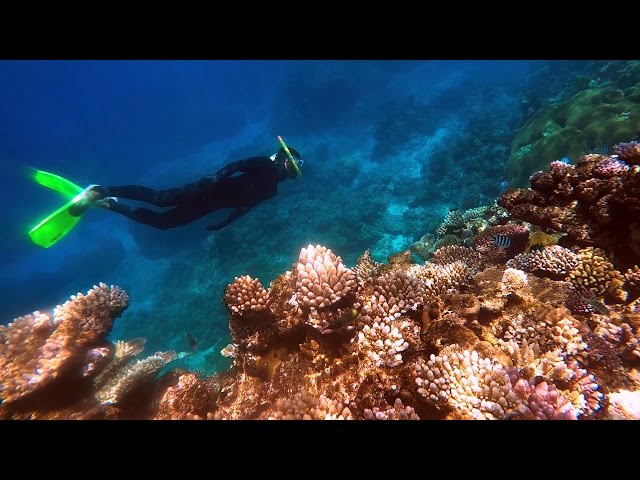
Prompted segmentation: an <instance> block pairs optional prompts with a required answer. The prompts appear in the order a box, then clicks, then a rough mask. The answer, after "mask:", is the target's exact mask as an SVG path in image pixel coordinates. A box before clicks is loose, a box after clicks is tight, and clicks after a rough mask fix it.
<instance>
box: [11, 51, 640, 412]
mask: <svg viewBox="0 0 640 480" xmlns="http://www.w3.org/2000/svg"><path fill="white" fill-rule="evenodd" d="M0 82H2V88H1V89H0V112H1V113H2V115H0V118H1V120H0V122H1V123H2V124H1V127H2V128H1V130H0V131H1V132H2V134H1V135H2V141H1V142H0V174H1V177H0V182H1V183H2V188H0V197H1V201H2V204H3V205H4V206H5V211H4V214H3V217H2V218H3V220H4V229H3V232H4V235H3V237H2V239H1V240H0V246H1V247H2V248H0V257H1V260H0V291H1V292H2V294H1V295H0V419H370V420H373V419H380V420H381V419H385V420H386V419H428V420H435V419H638V418H640V376H639V375H638V367H639V366H640V331H639V329H640V220H638V219H640V109H639V108H638V106H639V104H640V61H587V60H579V61H577V60H574V61H558V60H555V61H540V60H536V61H530V60H520V61H515V60H510V61H506V60H494V61H485V60H482V61H481V60H468V61H460V60H456V61H444V60H439V61H433V60H419V61H418V60H412V61H408V60H403V61H400V60H397V61H396V60H393V61H392V60H389V61H371V60H367V61H362V60H357V61H356V60H353V61H347V60H341V61H324V60H323V61H321V60H309V61H292V60H278V61H275V60H273V61H271V60H270V61H267V60H259V61H258V60H253V61H249V60H224V61H222V60H215V61H214V60H207V61H205V60H199V61H186V60H172V61H168V60H163V61H148V60H145V61H142V60H127V61H115V60H110V61H80V60H77V61H70V60H65V61H57V60H48V61H6V60H5V61H0Z"/></svg>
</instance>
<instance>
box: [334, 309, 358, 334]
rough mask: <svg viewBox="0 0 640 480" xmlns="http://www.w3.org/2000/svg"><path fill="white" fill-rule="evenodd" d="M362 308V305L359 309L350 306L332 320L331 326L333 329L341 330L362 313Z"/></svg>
mask: <svg viewBox="0 0 640 480" xmlns="http://www.w3.org/2000/svg"><path fill="white" fill-rule="evenodd" d="M363 305H364V304H363ZM361 308H362V305H361V306H360V308H359V309H358V308H349V309H348V310H346V311H345V312H344V313H343V314H342V315H340V316H339V317H338V318H336V319H335V320H334V321H333V322H331V324H330V325H329V328H330V329H331V330H339V329H340V328H342V327H346V326H348V325H351V324H352V323H353V321H354V320H355V319H356V318H358V315H359V314H360V309H361Z"/></svg>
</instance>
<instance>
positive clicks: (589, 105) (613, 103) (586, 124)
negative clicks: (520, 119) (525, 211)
mask: <svg viewBox="0 0 640 480" xmlns="http://www.w3.org/2000/svg"><path fill="white" fill-rule="evenodd" d="M639 103H640V83H636V84H635V85H634V86H632V87H629V88H627V89H625V90H620V89H618V88H615V87H604V88H593V89H590V90H584V91H582V92H580V93H578V94H577V95H575V96H573V97H572V98H570V99H568V100H565V101H563V102H559V103H557V104H555V105H552V106H549V107H547V108H545V109H543V110H540V111H539V112H537V113H536V114H535V115H534V116H533V117H531V119H530V120H529V121H528V122H527V124H526V125H525V126H524V127H522V128H521V129H520V131H519V132H518V133H517V134H516V136H515V137H514V139H513V142H512V143H511V153H510V155H509V162H508V164H507V177H508V178H509V182H510V184H511V185H512V186H514V187H528V186H529V176H530V175H531V174H532V173H533V172H536V171H538V170H545V169H546V168H547V167H548V166H549V163H550V162H552V161H554V160H559V159H561V158H562V157H565V156H566V157H569V158H570V159H572V161H574V162H575V161H576V160H577V159H578V157H580V156H581V155H584V154H586V153H589V152H591V151H592V150H593V149H595V148H600V147H606V148H611V147H612V146H613V145H614V144H616V143H618V142H622V141H628V140H631V139H633V138H635V137H636V136H637V135H638V131H639V130H640V111H638V104H639Z"/></svg>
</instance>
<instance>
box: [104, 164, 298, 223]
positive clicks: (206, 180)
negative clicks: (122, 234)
mask: <svg viewBox="0 0 640 480" xmlns="http://www.w3.org/2000/svg"><path fill="white" fill-rule="evenodd" d="M239 172H241V173H242V174H241V175H236V176H233V175H234V174H235V173H239ZM287 178H288V177H287V173H286V170H285V169H284V168H282V167H281V166H280V165H279V164H278V163H277V162H273V161H271V159H270V158H269V157H251V158H245V159H244V160H238V161H236V162H232V163H230V164H228V165H227V166H225V167H224V168H222V169H221V170H220V171H218V172H217V173H216V174H215V175H207V176H205V177H202V178H201V179H200V180H198V181H196V182H193V183H189V184H186V185H182V186H180V187H174V188H169V189H167V190H154V189H151V188H148V187H143V186H140V185H124V186H117V187H104V186H99V187H95V188H96V190H98V191H99V192H100V194H101V196H102V197H118V198H128V199H130V200H139V201H142V202H146V203H151V204H153V205H156V206H158V207H173V208H171V209H170V210H167V211H164V212H158V211H154V210H150V209H148V208H134V207H130V206H128V205H123V204H121V203H120V202H114V201H110V202H109V208H110V209H111V210H113V211H114V212H118V213H121V214H122V215H125V216H127V217H129V218H130V219H132V220H135V221H136V222H139V223H144V224H146V225H150V226H152V227H155V228H160V229H162V230H166V229H168V228H175V227H180V226H182V225H186V224H188V223H191V222H194V221H196V220H198V219H200V218H202V217H204V216H205V215H208V214H210V213H212V212H214V211H216V210H220V209H223V208H233V209H234V210H233V211H232V212H231V214H230V215H229V216H228V217H227V218H226V219H225V220H223V221H221V222H219V223H217V224H215V225H210V226H208V227H207V230H219V229H221V228H224V227H226V226H227V225H229V224H230V223H231V222H233V221H234V220H236V219H237V218H239V217H240V216H242V215H244V214H245V213H247V212H248V211H249V210H250V209H251V208H252V207H254V206H256V205H257V204H259V203H261V202H263V201H265V200H267V199H269V198H271V197H274V196H275V195H276V193H278V183H279V182H281V181H283V180H286V179H287Z"/></svg>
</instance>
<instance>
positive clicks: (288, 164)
mask: <svg viewBox="0 0 640 480" xmlns="http://www.w3.org/2000/svg"><path fill="white" fill-rule="evenodd" d="M278 141H279V142H280V145H282V149H283V150H284V151H285V153H286V154H287V159H286V160H285V164H284V165H285V168H286V169H287V171H288V172H289V173H291V177H292V178H296V177H299V176H300V175H302V172H301V171H300V168H299V167H298V162H296V159H295V158H293V155H291V152H290V151H289V147H287V144H286V143H284V140H283V139H282V137H281V136H280V135H278ZM273 159H275V157H274V158H273ZM300 165H302V160H300Z"/></svg>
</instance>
